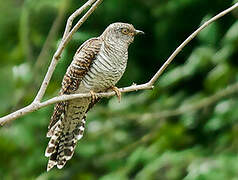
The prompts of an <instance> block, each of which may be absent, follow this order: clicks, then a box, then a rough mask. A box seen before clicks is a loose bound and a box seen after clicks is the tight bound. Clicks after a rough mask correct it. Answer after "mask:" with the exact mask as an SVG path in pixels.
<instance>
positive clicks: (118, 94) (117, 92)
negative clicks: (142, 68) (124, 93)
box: [111, 86, 121, 102]
mask: <svg viewBox="0 0 238 180" xmlns="http://www.w3.org/2000/svg"><path fill="white" fill-rule="evenodd" d="M111 89H112V90H113V91H114V92H115V93H116V96H117V98H118V102H121V91H120V90H119V89H118V88H117V87H116V86H112V87H111Z"/></svg>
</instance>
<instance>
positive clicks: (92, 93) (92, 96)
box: [89, 91, 97, 103]
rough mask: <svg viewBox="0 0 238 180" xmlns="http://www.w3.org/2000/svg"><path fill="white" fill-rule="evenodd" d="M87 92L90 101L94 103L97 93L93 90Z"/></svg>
mask: <svg viewBox="0 0 238 180" xmlns="http://www.w3.org/2000/svg"><path fill="white" fill-rule="evenodd" d="M89 93H90V94H91V101H92V103H94V102H95V101H96V99H97V95H96V93H95V92H94V91H89Z"/></svg>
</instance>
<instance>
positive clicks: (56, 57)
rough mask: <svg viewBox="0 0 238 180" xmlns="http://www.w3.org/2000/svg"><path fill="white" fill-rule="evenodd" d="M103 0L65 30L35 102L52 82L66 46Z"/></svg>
mask: <svg viewBox="0 0 238 180" xmlns="http://www.w3.org/2000/svg"><path fill="white" fill-rule="evenodd" d="M94 1H95V0H89V1H87V2H86V3H85V4H86V5H85V4H84V5H83V6H82V7H81V8H79V10H77V12H78V14H77V13H76V14H75V16H74V18H75V17H76V16H78V15H79V14H80V13H81V12H82V11H83V10H85V9H86V8H87V7H88V6H89V5H91V4H92V3H93V2H94ZM101 2H102V0H97V1H96V2H95V3H94V4H93V5H92V7H91V8H90V9H89V10H88V11H87V12H86V13H85V15H84V16H83V17H82V18H81V19H80V20H79V21H78V23H77V24H76V25H75V26H74V27H73V29H72V30H71V31H70V32H69V33H67V32H66V31H65V33H64V34H65V35H67V37H63V39H62V40H61V43H60V45H59V47H58V49H57V50H56V52H55V54H54V56H53V58H52V60H51V64H50V66H49V68H48V71H47V73H46V75H45V78H44V80H43V82H42V84H41V87H40V90H39V91H38V93H37V95H36V97H35V99H34V103H36V102H40V101H41V99H42V98H43V96H44V94H45V91H46V88H47V86H48V84H49V82H50V79H51V77H52V75H53V72H54V70H55V67H56V65H57V63H58V60H59V59H60V56H61V54H62V52H63V50H64V49H65V46H66V45H67V44H68V42H69V41H70V40H71V39H72V36H73V34H74V33H75V32H76V31H77V30H78V28H79V27H80V26H81V25H82V24H83V23H84V22H85V21H86V19H87V18H88V17H89V16H90V15H91V14H92V12H93V11H94V10H95V9H96V8H97V6H98V5H99V4H100V3H101ZM71 25H72V23H71V24H70V23H69V26H71ZM69 28H70V27H66V30H67V31H68V29H69Z"/></svg>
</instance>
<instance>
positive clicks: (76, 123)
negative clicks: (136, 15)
mask: <svg viewBox="0 0 238 180" xmlns="http://www.w3.org/2000/svg"><path fill="white" fill-rule="evenodd" d="M137 34H143V31H139V30H136V29H135V28H134V27H133V25H131V24H127V23H113V24H111V25H109V26H108V27H107V28H106V29H105V31H104V32H103V33H102V35H101V36H99V37H96V38H91V39H89V40H87V41H86V42H84V43H83V44H82V45H81V46H80V47H79V48H78V50H77V52H76V53H75V55H74V58H73V61H72V62H71V64H70V66H69V67H68V69H67V72H66V74H65V76H64V78H63V81H62V88H61V90H60V93H59V94H60V95H63V94H75V93H88V92H90V93H91V94H92V97H90V98H80V99H74V100H70V101H65V102H59V103H57V104H56V105H55V107H54V112H53V115H52V117H51V122H50V124H49V127H48V133H47V137H50V138H51V139H50V141H49V144H48V147H47V148H46V151H45V156H46V157H49V161H48V165H47V171H49V170H50V169H51V168H53V167H54V166H55V165H57V167H58V168H59V169H61V168H62V167H63V166H64V165H65V163H66V161H68V160H69V159H71V158H72V156H73V153H74V149H75V147H76V144H77V141H78V140H79V139H81V138H82V136H83V133H84V129H85V121H86V114H87V112H88V111H89V110H90V109H91V108H92V106H93V105H94V104H95V103H96V102H98V100H99V98H98V97H97V96H95V94H94V93H97V92H104V91H107V90H108V89H112V90H114V91H115V92H116V94H117V96H118V97H119V98H120V91H119V90H118V89H117V88H116V87H115V84H116V83H117V82H118V81H119V79H120V78H121V77H122V75H123V73H124V71H125V69H126V65H127V59H128V47H129V45H130V44H131V43H132V42H133V40H134V37H135V35H137Z"/></svg>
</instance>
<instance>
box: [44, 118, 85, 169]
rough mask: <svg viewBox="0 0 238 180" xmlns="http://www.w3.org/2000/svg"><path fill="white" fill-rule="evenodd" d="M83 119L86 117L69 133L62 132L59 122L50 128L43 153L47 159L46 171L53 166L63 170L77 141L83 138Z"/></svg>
mask: <svg viewBox="0 0 238 180" xmlns="http://www.w3.org/2000/svg"><path fill="white" fill-rule="evenodd" d="M85 119H86V117H85V116H84V117H83V119H82V120H81V122H80V123H78V124H77V126H76V127H75V129H74V130H73V131H71V132H64V131H63V127H61V123H60V122H58V123H57V126H56V127H55V126H53V127H52V129H53V130H52V129H51V130H50V131H51V133H50V134H49V133H48V134H47V135H49V136H50V137H51V139H50V141H49V143H48V146H47V148H46V151H45V156H46V157H49V161H48V165H47V171H49V170H50V169H52V168H53V167H54V166H55V165H57V167H58V168H59V169H61V168H63V167H64V165H65V164H66V162H67V161H68V160H70V159H71V158H72V156H73V154H74V150H75V147H76V144H77V141H78V140H80V139H81V138H82V137H83V133H84V129H85ZM50 131H49V132H50Z"/></svg>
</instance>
